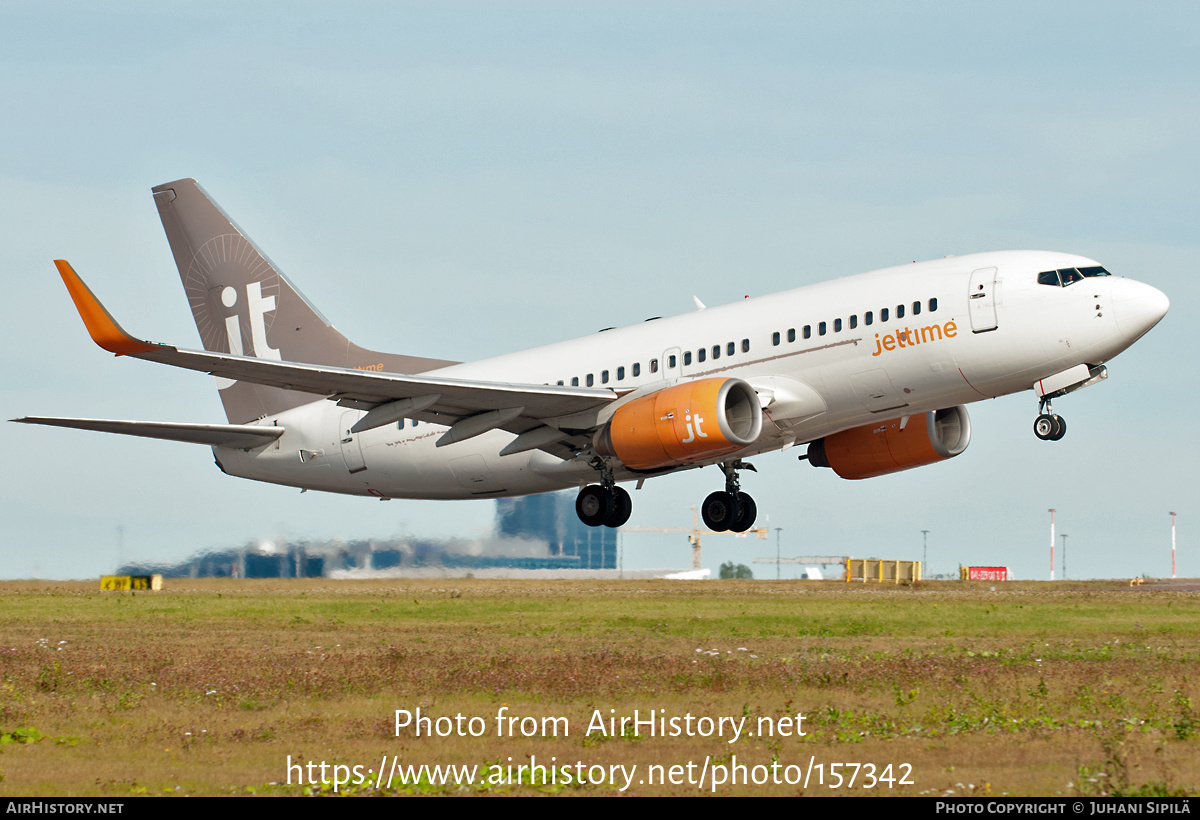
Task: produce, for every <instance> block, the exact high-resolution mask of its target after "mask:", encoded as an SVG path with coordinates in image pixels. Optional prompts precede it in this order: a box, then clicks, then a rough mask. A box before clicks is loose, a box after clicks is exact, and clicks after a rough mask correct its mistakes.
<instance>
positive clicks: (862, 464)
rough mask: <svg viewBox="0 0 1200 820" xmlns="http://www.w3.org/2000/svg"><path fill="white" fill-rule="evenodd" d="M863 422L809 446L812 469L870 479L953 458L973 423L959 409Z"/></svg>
mask: <svg viewBox="0 0 1200 820" xmlns="http://www.w3.org/2000/svg"><path fill="white" fill-rule="evenodd" d="M901 421H902V420H901V419H890V420H889V421H883V422H877V423H875V424H867V425H864V426H862V427H855V428H853V429H850V430H843V431H842V432H840V433H834V434H833V435H832V436H826V437H825V438H822V439H817V440H816V441H814V442H813V443H812V444H810V445H808V461H809V463H810V464H812V465H813V466H814V467H832V468H833V471H834V472H835V473H837V474H838V475H840V476H841V477H842V478H873V477H875V476H877V475H887V474H888V473H898V472H900V471H901V470H908V469H911V468H913V467H921V466H924V465H926V464H933V463H934V462H935V461H943V460H945V459H947V458H952V457H954V456H956V455H958V454H959V453H961V452H962V451H963V450H965V449H967V445H968V444H969V443H970V442H971V419H970V417H969V416H967V408H965V407H963V406H962V405H959V406H958V407H951V408H948V409H946V410H936V411H931V412H929V413H924V414H921V415H914V416H911V417H909V418H908V420H907V422H906V423H905V424H904V425H903V426H901Z"/></svg>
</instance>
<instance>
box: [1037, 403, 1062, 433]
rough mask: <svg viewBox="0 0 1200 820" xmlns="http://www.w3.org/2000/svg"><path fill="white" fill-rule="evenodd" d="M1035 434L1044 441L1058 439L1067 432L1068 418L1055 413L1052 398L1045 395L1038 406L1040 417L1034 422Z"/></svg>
mask: <svg viewBox="0 0 1200 820" xmlns="http://www.w3.org/2000/svg"><path fill="white" fill-rule="evenodd" d="M1033 434H1034V435H1035V436H1037V437H1038V438H1040V439H1041V440H1042V441H1058V440H1059V439H1060V438H1062V437H1063V436H1065V435H1066V434H1067V420H1066V419H1064V418H1063V417H1062V416H1059V415H1056V414H1055V413H1054V408H1053V407H1052V406H1051V405H1050V399H1048V398H1045V397H1043V398H1042V400H1041V402H1040V403H1039V406H1038V417H1037V419H1035V420H1034V422H1033Z"/></svg>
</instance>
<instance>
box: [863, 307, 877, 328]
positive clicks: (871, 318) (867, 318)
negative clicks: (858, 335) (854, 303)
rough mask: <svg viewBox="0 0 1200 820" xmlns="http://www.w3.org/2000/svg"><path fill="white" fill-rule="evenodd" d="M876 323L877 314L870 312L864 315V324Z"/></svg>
mask: <svg viewBox="0 0 1200 820" xmlns="http://www.w3.org/2000/svg"><path fill="white" fill-rule="evenodd" d="M874 323H875V313H874V312H873V311H870V310H868V311H867V312H866V313H864V314H863V324H866V325H870V324H874Z"/></svg>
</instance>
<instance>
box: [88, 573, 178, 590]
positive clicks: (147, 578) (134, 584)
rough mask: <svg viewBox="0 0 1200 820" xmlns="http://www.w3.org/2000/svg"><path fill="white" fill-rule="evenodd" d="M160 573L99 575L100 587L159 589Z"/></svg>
mask: <svg viewBox="0 0 1200 820" xmlns="http://www.w3.org/2000/svg"><path fill="white" fill-rule="evenodd" d="M162 584H163V582H162V576H161V575H101V576H100V589H113V590H131V589H138V590H142V589H144V590H159V589H162Z"/></svg>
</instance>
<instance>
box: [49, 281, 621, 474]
mask: <svg viewBox="0 0 1200 820" xmlns="http://www.w3.org/2000/svg"><path fill="white" fill-rule="evenodd" d="M54 264H55V265H56V266H57V267H58V270H59V273H60V274H61V275H62V278H63V282H64V283H65V284H66V286H67V290H68V292H70V294H71V298H72V299H73V300H74V302H75V307H76V308H77V309H78V311H79V315H80V317H81V318H82V319H83V323H84V325H85V326H86V327H87V330H88V333H89V334H91V337H92V340H93V341H95V342H96V344H98V345H99V346H100V347H102V348H104V349H105V350H107V351H109V352H111V353H115V354H116V355H118V356H132V357H134V358H137V359H146V360H148V361H152V362H159V363H161V364H168V365H171V366H173V367H181V368H184V369H187V370H196V371H200V372H203V373H208V374H210V375H213V376H219V377H221V378H225V379H232V380H235V381H245V382H251V383H254V384H262V385H268V386H271V387H280V388H283V389H286V390H298V391H302V392H305V393H311V394H313V395H314V397H324V398H326V399H330V400H332V401H336V402H338V403H339V404H341V405H344V406H349V407H354V408H357V409H360V410H366V411H367V416H365V417H364V418H363V419H362V420H361V421H360V422H359V423H358V424H356V425H355V432H361V431H363V430H369V429H371V428H372V427H378V426H382V425H384V424H388V423H390V422H394V421H396V420H397V419H399V418H403V417H406V416H414V415H415V416H417V417H419V418H421V419H424V420H427V421H432V422H435V423H439V424H445V425H448V426H450V428H451V429H450V430H449V431H447V433H446V434H445V435H444V436H442V438H441V439H439V441H438V444H439V445H443V444H450V443H452V442H454V441H462V440H464V439H467V438H471V437H472V436H476V435H479V434H481V433H485V432H487V431H488V430H492V429H496V428H499V429H503V430H507V431H509V432H512V433H517V434H525V435H523V436H521V438H520V439H518V441H515V442H513V445H510V446H509V447H506V448H505V450H504V452H505V453H506V454H507V453H514V452H521V451H522V450H529V449H536V448H539V447H548V446H550V445H552V444H553V443H554V442H558V441H562V440H563V439H565V438H567V437H569V436H570V435H572V434H575V433H579V432H582V431H585V430H588V429H590V428H591V427H593V426H595V424H596V422H595V420H594V419H595V417H596V415H597V414H598V413H599V411H600V409H601V408H603V407H604V406H605V405H607V404H608V403H609V402H612V401H614V400H616V399H617V398H618V395H617V394H616V393H615V392H614V391H612V390H607V389H602V388H588V387H565V386H558V385H540V384H508V383H503V382H489V381H479V380H471V379H452V378H439V377H436V376H408V375H404V374H397V373H380V372H374V371H369V370H352V369H348V368H340V367H326V366H320V365H310V364H300V363H297V362H282V361H275V360H271V359H258V358H254V357H250V356H234V355H231V354H227V353H214V352H207V351H198V350H182V349H180V348H177V347H175V346H173V345H167V344H157V343H153V342H148V341H144V340H141V339H138V338H136V337H134V336H132V335H130V334H129V333H127V332H126V331H125V330H124V328H122V327H121V325H120V324H118V323H117V321H116V320H115V319H114V318H113V317H112V315H111V314H110V313H109V312H108V310H107V309H106V308H105V307H104V306H103V305H102V304H101V303H100V301H99V300H98V299H97V298H96V296H95V295H94V294H93V293H92V291H91V289H90V288H88V286H87V285H86V284H84V282H83V280H82V279H80V278H79V275H78V274H77V273H76V272H75V270H74V269H73V268H72V267H71V265H70V264H69V263H68V262H66V261H65V260H61V259H60V260H56V261H55V263H54ZM234 426H237V425H234ZM92 429H96V428H92Z"/></svg>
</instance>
